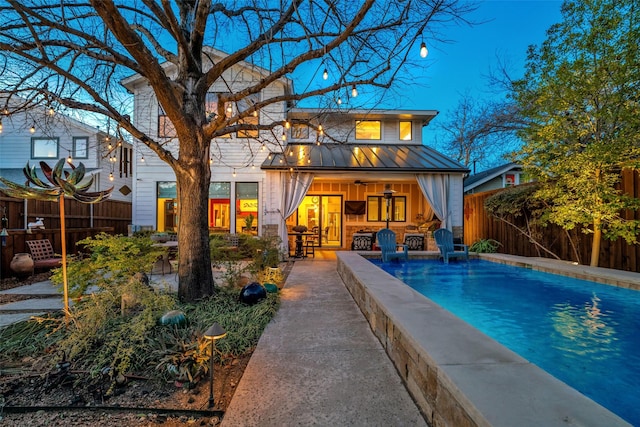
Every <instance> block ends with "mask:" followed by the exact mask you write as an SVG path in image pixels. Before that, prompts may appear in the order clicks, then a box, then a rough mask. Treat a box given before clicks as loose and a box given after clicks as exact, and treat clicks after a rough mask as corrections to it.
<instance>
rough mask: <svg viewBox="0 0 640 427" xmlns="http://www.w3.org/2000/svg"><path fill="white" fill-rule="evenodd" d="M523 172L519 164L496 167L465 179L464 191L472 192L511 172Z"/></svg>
mask: <svg viewBox="0 0 640 427" xmlns="http://www.w3.org/2000/svg"><path fill="white" fill-rule="evenodd" d="M514 169H518V170H522V166H520V165H519V164H517V163H507V164H504V165H500V166H496V167H495V168H491V169H487V170H486V171H483V172H480V173H477V174H473V175H469V176H468V177H466V178H465V179H464V191H465V193H466V192H467V191H471V190H473V189H474V188H476V187H478V186H480V185H482V184H484V183H485V182H488V181H491V180H492V179H494V178H496V177H498V176H500V175H502V174H504V173H506V172H509V171H511V170H514Z"/></svg>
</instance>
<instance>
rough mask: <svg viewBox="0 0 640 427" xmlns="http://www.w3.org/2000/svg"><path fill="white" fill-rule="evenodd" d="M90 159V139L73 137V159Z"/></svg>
mask: <svg viewBox="0 0 640 427" xmlns="http://www.w3.org/2000/svg"><path fill="white" fill-rule="evenodd" d="M88 157H89V138H87V137H86V136H75V137H73V158H74V159H86V158H88Z"/></svg>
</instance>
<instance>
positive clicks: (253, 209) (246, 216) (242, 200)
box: [236, 182, 259, 234]
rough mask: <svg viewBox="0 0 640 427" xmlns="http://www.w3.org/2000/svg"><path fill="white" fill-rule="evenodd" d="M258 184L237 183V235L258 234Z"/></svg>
mask: <svg viewBox="0 0 640 427" xmlns="http://www.w3.org/2000/svg"><path fill="white" fill-rule="evenodd" d="M258 206H259V203H258V183H257V182H237V183H236V233H242V232H245V233H251V234H257V233H258Z"/></svg>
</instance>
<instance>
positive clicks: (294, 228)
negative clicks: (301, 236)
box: [292, 225, 308, 233]
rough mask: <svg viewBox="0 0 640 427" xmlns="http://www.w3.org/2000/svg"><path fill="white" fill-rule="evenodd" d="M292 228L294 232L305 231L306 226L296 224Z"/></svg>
mask: <svg viewBox="0 0 640 427" xmlns="http://www.w3.org/2000/svg"><path fill="white" fill-rule="evenodd" d="M292 230H293V231H295V232H296V233H305V232H306V231H307V230H308V228H307V227H306V226H305V225H296V226H295V227H293V229H292Z"/></svg>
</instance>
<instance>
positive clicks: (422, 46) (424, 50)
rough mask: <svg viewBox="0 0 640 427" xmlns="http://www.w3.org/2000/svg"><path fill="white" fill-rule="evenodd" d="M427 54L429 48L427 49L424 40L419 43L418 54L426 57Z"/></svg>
mask: <svg viewBox="0 0 640 427" xmlns="http://www.w3.org/2000/svg"><path fill="white" fill-rule="evenodd" d="M428 54H429V49H427V44H426V43H425V42H422V43H420V56H421V57H423V58H426V57H427V55H428Z"/></svg>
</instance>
